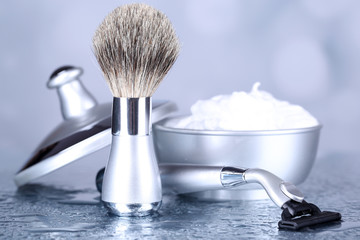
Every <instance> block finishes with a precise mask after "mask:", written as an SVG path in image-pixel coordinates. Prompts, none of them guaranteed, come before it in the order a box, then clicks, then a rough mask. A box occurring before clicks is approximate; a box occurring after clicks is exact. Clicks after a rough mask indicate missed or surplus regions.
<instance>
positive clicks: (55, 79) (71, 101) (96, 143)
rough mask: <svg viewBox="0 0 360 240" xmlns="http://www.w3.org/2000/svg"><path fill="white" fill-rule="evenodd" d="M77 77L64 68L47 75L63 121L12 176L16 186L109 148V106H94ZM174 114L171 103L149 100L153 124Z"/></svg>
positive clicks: (76, 72)
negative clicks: (54, 92) (55, 90)
mask: <svg viewBox="0 0 360 240" xmlns="http://www.w3.org/2000/svg"><path fill="white" fill-rule="evenodd" d="M81 73H82V69H81V68H75V67H72V66H66V67H61V68H59V69H57V70H55V72H54V73H53V74H52V75H51V77H50V80H49V82H48V87H49V88H56V89H57V92H58V95H59V99H60V106H61V111H62V115H63V118H64V121H63V122H62V123H61V124H60V125H58V126H57V127H56V128H55V129H54V130H53V131H52V132H51V133H50V134H49V135H48V136H47V137H46V138H45V139H44V140H43V141H42V142H41V144H40V145H39V146H38V147H37V148H36V150H35V151H34V153H33V154H32V156H31V157H30V159H29V160H28V161H27V162H26V163H25V165H24V166H23V167H22V168H21V169H20V171H19V172H18V173H17V174H16V176H15V178H14V180H15V183H16V185H17V186H22V185H25V184H27V183H29V182H31V181H33V180H35V179H37V178H39V177H41V176H44V175H46V174H48V173H51V172H52V171H54V170H57V169H59V168H61V167H63V166H65V165H67V164H69V163H71V162H74V161H75V160H77V159H80V158H82V157H84V156H86V155H88V154H91V153H94V152H96V151H98V150H100V149H102V148H104V147H107V146H109V145H110V144H111V106H112V104H111V103H105V104H98V103H97V102H96V100H95V98H94V97H93V96H92V95H91V94H90V93H89V92H88V91H87V90H86V88H85V87H84V86H83V85H82V83H81V82H80V80H79V79H78V77H79V76H80V75H81ZM176 110H177V106H176V104H175V103H172V102H169V101H160V100H153V111H152V121H153V123H155V122H158V121H160V120H162V119H164V118H166V117H167V116H169V115H170V114H171V113H173V112H175V111H176Z"/></svg>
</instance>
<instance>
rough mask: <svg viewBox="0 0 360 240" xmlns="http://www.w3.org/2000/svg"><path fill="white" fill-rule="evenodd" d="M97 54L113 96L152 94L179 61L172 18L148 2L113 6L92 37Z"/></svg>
mask: <svg viewBox="0 0 360 240" xmlns="http://www.w3.org/2000/svg"><path fill="white" fill-rule="evenodd" d="M93 49H94V54H95V57H96V59H97V61H98V63H99V65H100V67H101V70H102V72H103V74H104V77H105V79H106V81H107V82H108V84H109V87H110V90H111V92H112V94H113V95H114V97H126V98H139V97H150V96H152V95H153V93H154V92H155V91H156V89H157V87H158V86H159V84H160V82H161V81H162V79H163V78H164V77H165V75H166V74H167V73H168V71H169V70H170V68H171V67H172V65H173V64H174V62H175V61H176V59H177V57H178V55H179V50H180V44H179V40H178V38H177V36H176V33H175V30H174V29H173V27H172V24H171V22H170V20H169V19H168V18H167V17H166V16H165V15H164V14H163V13H161V12H160V11H158V10H156V9H154V8H152V7H150V6H148V5H145V4H128V5H123V6H120V7H118V8H116V9H114V10H113V11H112V12H111V13H110V14H109V15H108V16H106V18H105V19H104V21H103V22H102V23H101V24H100V26H99V27H98V29H97V30H96V32H95V35H94V37H93Z"/></svg>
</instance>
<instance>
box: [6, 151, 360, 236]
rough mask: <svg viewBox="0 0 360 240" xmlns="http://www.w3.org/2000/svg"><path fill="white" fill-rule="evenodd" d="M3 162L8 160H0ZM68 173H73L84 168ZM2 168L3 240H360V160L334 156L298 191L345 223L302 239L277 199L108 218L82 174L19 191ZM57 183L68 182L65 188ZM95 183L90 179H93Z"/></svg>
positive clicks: (177, 203) (186, 205) (192, 202)
mask: <svg viewBox="0 0 360 240" xmlns="http://www.w3.org/2000/svg"><path fill="white" fill-rule="evenodd" d="M2 157H4V156H2ZM85 163H86V162H80V163H78V166H75V165H73V166H69V167H68V169H73V168H75V167H76V168H79V166H81V164H85ZM14 165H16V164H11V162H10V161H9V162H8V163H7V164H5V165H4V164H3V165H2V166H1V170H0V173H1V176H0V187H1V188H0V239H26V238H28V239H77V238H78V239H359V237H360V188H359V186H358V184H359V182H360V175H359V173H358V171H359V169H360V159H359V155H349V154H329V155H327V156H326V157H322V158H319V159H317V161H316V163H315V165H314V167H313V169H312V172H311V173H310V176H309V177H308V179H307V180H306V181H305V182H304V183H303V184H301V185H299V188H300V189H301V190H302V191H303V192H304V193H305V195H306V200H307V201H308V202H312V203H315V204H316V205H318V206H319V207H320V208H321V209H322V210H333V211H338V212H340V213H341V214H342V216H343V220H342V222H341V223H336V224H330V225H325V226H321V227H316V228H315V227H308V228H305V229H303V230H302V231H300V232H292V231H283V230H279V229H278V228H277V223H278V221H279V220H280V214H281V209H279V208H278V207H276V206H275V205H274V204H273V203H272V202H271V200H268V199H266V200H256V201H254V200H253V201H250V200H248V201H223V202H217V201H201V200H198V199H195V198H191V197H186V196H170V195H165V196H164V200H163V205H162V208H161V210H160V211H159V213H158V214H156V215H154V216H150V217H143V218H118V217H114V216H110V215H108V213H107V211H106V209H105V208H104V207H103V206H102V204H101V203H100V202H99V194H98V193H97V191H96V190H95V187H94V186H91V185H92V184H91V183H90V182H88V183H84V182H81V181H79V180H78V178H81V174H83V175H84V174H86V173H87V172H86V171H82V172H81V174H80V175H79V174H72V173H71V171H69V172H60V173H57V174H52V176H49V177H47V178H45V179H40V180H39V181H37V182H36V183H34V184H31V185H28V186H25V187H22V188H21V189H16V187H15V185H14V184H13V183H12V177H13V174H14V172H15V171H16V170H17V169H16V167H17V166H14ZM54 178H57V179H59V178H63V180H64V179H66V181H63V182H62V183H59V181H55V180H56V179H54ZM91 178H92V176H91Z"/></svg>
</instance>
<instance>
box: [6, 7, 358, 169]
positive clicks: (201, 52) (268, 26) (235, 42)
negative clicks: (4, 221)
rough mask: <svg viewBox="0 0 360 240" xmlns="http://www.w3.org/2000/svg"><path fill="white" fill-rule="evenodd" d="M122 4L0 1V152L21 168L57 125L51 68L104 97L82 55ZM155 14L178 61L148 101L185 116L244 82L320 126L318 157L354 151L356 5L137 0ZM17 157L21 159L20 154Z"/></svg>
mask: <svg viewBox="0 0 360 240" xmlns="http://www.w3.org/2000/svg"><path fill="white" fill-rule="evenodd" d="M125 2H129V1H85V0H81V1H79V0H78V1H63V0H62V1H60V0H54V1H45V0H32V1H27V0H13V1H1V2H0V43H1V44H0V83H1V85H0V151H1V153H2V155H3V156H9V159H1V164H4V163H5V164H6V161H18V162H19V165H21V164H23V163H24V162H25V160H26V159H24V158H23V156H29V155H30V154H31V152H32V151H33V150H34V148H35V147H36V146H37V145H38V144H39V142H40V141H41V140H42V139H43V138H44V137H45V136H46V135H47V134H48V133H49V132H50V131H51V130H52V129H53V128H54V127H55V126H56V125H57V124H58V123H60V122H61V121H62V118H61V114H60V108H59V103H58V97H57V95H56V92H55V91H54V90H48V89H47V88H46V82H47V80H48V78H49V76H50V74H51V73H52V72H53V71H54V70H55V69H56V68H58V67H59V66H62V65H69V64H70V65H74V66H80V67H83V68H84V70H85V73H84V75H83V76H82V78H81V79H82V81H83V83H84V84H85V85H86V86H87V88H88V89H89V90H90V92H92V93H93V95H94V96H95V97H96V98H97V99H98V101H99V102H110V101H111V100H112V96H111V94H110V91H109V89H108V87H107V85H106V83H105V80H103V78H102V74H101V71H100V70H99V67H98V65H97V63H96V60H95V58H94V56H93V54H92V50H91V46H92V43H91V39H92V35H93V33H94V31H95V29H96V28H97V26H98V24H99V23H100V22H101V21H102V19H103V18H104V17H105V16H106V14H108V13H109V12H110V11H111V10H112V9H113V8H115V7H117V6H118V5H121V4H123V3H125ZM144 2H145V3H148V4H150V5H153V6H154V7H156V8H158V9H160V10H161V11H163V12H164V13H165V14H166V15H168V17H169V18H170V19H171V21H172V22H173V24H174V26H175V28H176V31H177V34H178V36H179V38H180V41H181V44H182V49H181V55H180V57H179V59H178V61H177V62H176V64H175V66H174V67H173V69H172V70H171V72H170V73H169V75H168V76H167V78H166V79H165V80H164V82H163V83H162V84H161V86H160V88H159V89H158V91H157V92H156V94H155V95H154V98H157V99H169V100H171V101H174V102H176V103H177V104H178V106H179V107H180V111H179V113H188V112H189V108H190V106H191V105H192V104H193V103H194V102H195V101H196V100H198V99H206V98H210V97H212V96H214V95H217V94H230V93H232V92H233V91H240V90H244V91H249V90H250V89H251V86H252V85H253V83H255V82H257V81H259V82H261V84H262V85H261V87H260V89H263V90H266V91H269V92H270V93H272V94H273V95H274V96H275V97H276V98H278V99H282V100H288V101H289V102H291V103H294V104H299V105H302V106H303V107H305V108H306V109H307V110H308V111H309V112H311V113H312V114H313V115H314V116H315V117H317V118H318V119H319V120H320V121H321V122H322V123H323V125H324V128H323V130H322V136H321V141H320V147H319V154H320V155H321V154H331V153H334V152H358V150H359V147H358V146H359V129H360V128H359V127H358V124H359V123H360V106H359V102H360V94H359V90H360V82H359V77H360V27H359V26H360V2H359V1H355V0H342V1H338V0H317V1H314V0H304V1H284V0H273V1H265V0H263V1H260V0H255V1H249V0H248V1H245V0H243V1H236V0H225V1H213V0H211V1H209V0H208V1H205V0H203V1H200V0H185V1H166V0H163V1H144ZM20 156H21V157H20Z"/></svg>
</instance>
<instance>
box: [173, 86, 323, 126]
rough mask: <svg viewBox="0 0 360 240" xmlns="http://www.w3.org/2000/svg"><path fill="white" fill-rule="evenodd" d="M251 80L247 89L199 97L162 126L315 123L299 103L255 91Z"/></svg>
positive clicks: (298, 124)
mask: <svg viewBox="0 0 360 240" xmlns="http://www.w3.org/2000/svg"><path fill="white" fill-rule="evenodd" d="M259 86H260V83H258V82H257V83H255V84H254V85H253V87H252V90H251V92H249V93H246V92H234V93H232V94H231V95H218V96H215V97H213V98H211V99H208V100H199V101H197V102H196V103H195V104H194V105H192V106H191V115H190V116H186V117H182V118H177V119H173V120H172V121H168V122H167V124H166V126H168V127H173V128H182V129H196V130H233V131H248V130H279V129H294V128H307V127H313V126H316V125H318V124H319V122H318V121H317V120H316V118H314V117H313V116H312V115H311V114H310V113H309V112H307V111H306V110H305V109H304V108H302V107H301V106H299V105H293V104H290V103H289V102H286V101H280V100H277V99H275V98H274V97H273V96H272V95H271V94H270V93H268V92H265V91H260V90H259Z"/></svg>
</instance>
